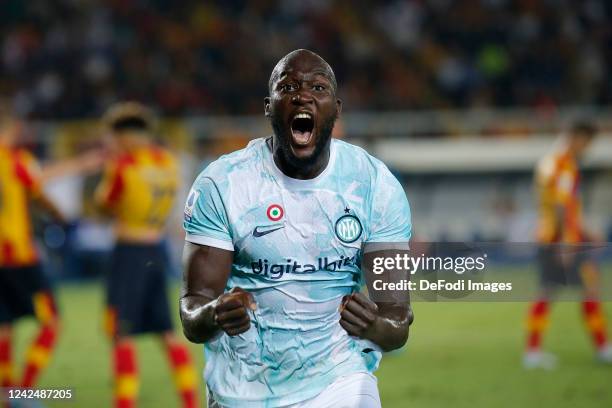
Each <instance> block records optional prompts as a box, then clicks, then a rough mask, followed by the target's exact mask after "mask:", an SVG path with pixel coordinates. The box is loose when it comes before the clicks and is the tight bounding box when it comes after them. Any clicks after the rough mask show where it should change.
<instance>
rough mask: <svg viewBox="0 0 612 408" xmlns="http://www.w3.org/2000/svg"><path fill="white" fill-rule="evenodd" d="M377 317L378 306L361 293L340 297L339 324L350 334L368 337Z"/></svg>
mask: <svg viewBox="0 0 612 408" xmlns="http://www.w3.org/2000/svg"><path fill="white" fill-rule="evenodd" d="M377 319H378V306H377V305H376V303H374V302H372V301H371V300H370V299H368V297H367V296H366V295H364V294H363V293H359V292H358V293H353V294H352V295H350V296H345V297H344V298H342V304H341V305H340V326H342V327H343V328H344V330H346V331H347V332H348V334H350V335H351V336H356V337H361V338H369V334H370V331H371V330H373V327H374V326H375V324H376V320H377Z"/></svg>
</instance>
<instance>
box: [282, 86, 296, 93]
mask: <svg viewBox="0 0 612 408" xmlns="http://www.w3.org/2000/svg"><path fill="white" fill-rule="evenodd" d="M296 89H297V85H295V84H283V85H281V90H282V91H285V92H292V91H295V90H296Z"/></svg>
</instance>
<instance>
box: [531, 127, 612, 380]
mask: <svg viewBox="0 0 612 408" xmlns="http://www.w3.org/2000/svg"><path fill="white" fill-rule="evenodd" d="M596 133H597V132H596V129H595V128H594V127H593V126H592V125H591V124H590V123H588V122H582V121H581V122H577V123H575V124H574V125H573V127H572V129H571V130H570V132H569V134H568V135H566V136H565V137H564V138H563V139H562V140H561V142H562V143H561V144H560V147H559V148H558V149H556V150H555V151H554V152H553V153H552V154H550V155H547V156H545V157H544V158H543V159H542V160H540V162H539V163H538V166H537V168H536V176H535V181H536V188H537V190H538V200H539V222H538V242H539V244H540V248H539V253H538V261H539V263H540V284H541V291H540V292H541V293H540V296H539V298H538V300H537V301H536V302H534V303H533V305H532V306H531V308H530V310H529V315H528V320H527V324H528V335H527V350H526V352H525V355H524V359H523V363H524V366H525V367H526V368H553V367H554V365H555V362H556V358H555V356H553V355H552V354H549V353H546V352H544V351H542V349H541V344H542V335H543V333H544V330H545V329H546V326H547V325H548V315H549V306H550V301H551V297H552V296H554V292H555V289H556V288H557V287H558V286H559V285H575V284H579V285H582V287H583V290H584V301H583V303H582V306H583V315H584V320H585V323H586V326H587V329H588V330H589V332H590V334H591V337H592V339H593V343H594V345H595V348H596V351H597V353H596V356H597V359H598V360H599V361H601V362H604V363H612V347H611V346H610V344H609V343H608V341H607V336H606V327H605V319H604V315H603V310H602V307H601V303H600V302H599V287H598V286H599V285H598V283H599V271H598V269H597V266H596V264H595V262H594V260H593V259H590V257H589V256H588V255H589V254H588V253H585V250H584V249H583V250H582V251H578V252H576V250H575V249H574V248H571V247H570V246H572V245H574V246H576V247H578V248H580V247H579V245H580V244H582V243H585V242H589V241H592V240H593V239H592V238H591V236H590V234H588V233H587V231H585V228H584V223H583V220H582V203H581V199H580V169H579V163H578V161H579V159H580V158H581V157H582V155H583V154H584V152H585V151H586V149H587V148H588V146H589V145H590V144H591V142H592V140H593V138H594V137H595V134H596Z"/></svg>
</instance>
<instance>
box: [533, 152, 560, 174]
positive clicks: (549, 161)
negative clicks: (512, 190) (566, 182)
mask: <svg viewBox="0 0 612 408" xmlns="http://www.w3.org/2000/svg"><path fill="white" fill-rule="evenodd" d="M564 163H565V156H564V155H563V154H562V153H561V152H559V151H556V150H553V151H550V152H548V153H547V154H545V155H544V156H542V157H541V158H540V160H538V162H537V164H536V175H537V177H538V179H540V180H547V179H550V178H551V177H554V176H555V174H557V173H558V172H559V171H561V170H562V169H563V167H564Z"/></svg>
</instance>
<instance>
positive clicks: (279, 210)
mask: <svg viewBox="0 0 612 408" xmlns="http://www.w3.org/2000/svg"><path fill="white" fill-rule="evenodd" d="M284 214H285V211H284V210H283V207H281V206H280V205H278V204H272V205H271V206H269V207H268V210H267V211H266V215H267V216H268V219H270V221H278V220H280V219H281V218H283V215H284Z"/></svg>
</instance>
